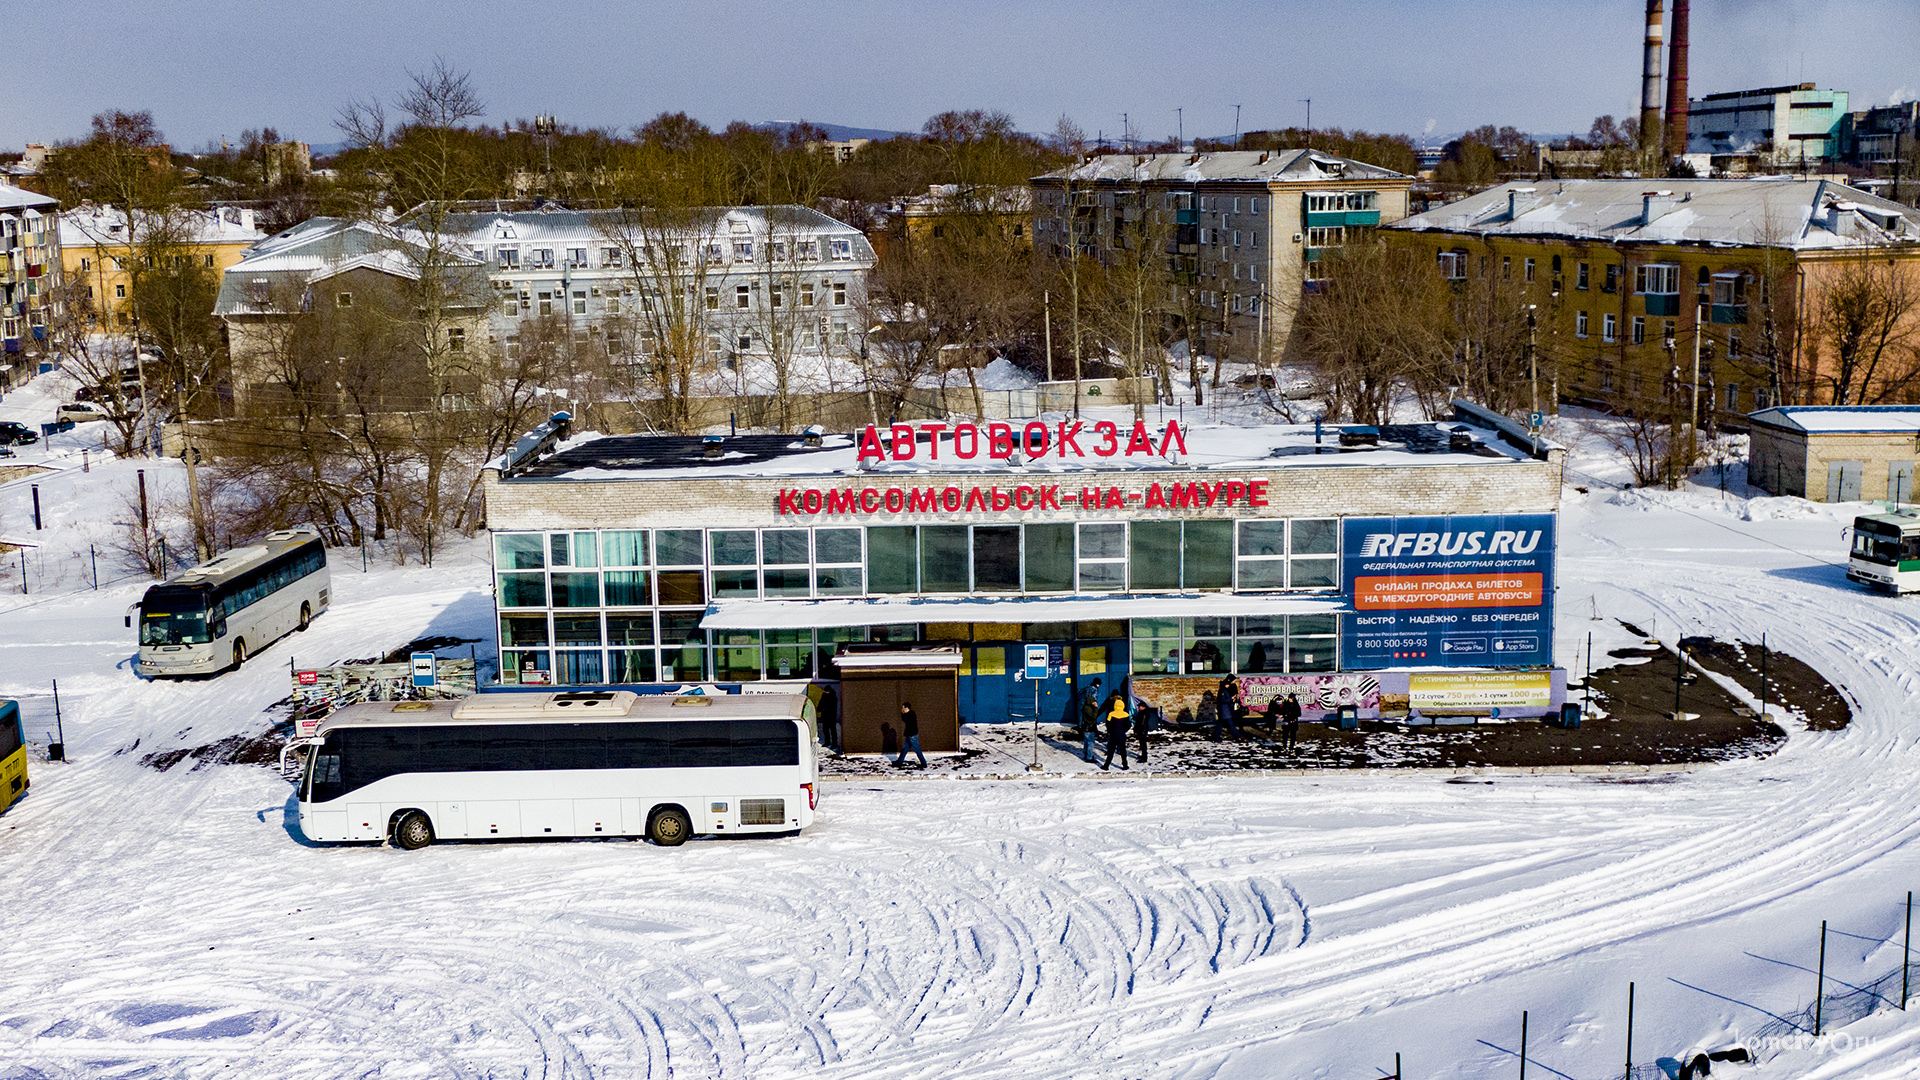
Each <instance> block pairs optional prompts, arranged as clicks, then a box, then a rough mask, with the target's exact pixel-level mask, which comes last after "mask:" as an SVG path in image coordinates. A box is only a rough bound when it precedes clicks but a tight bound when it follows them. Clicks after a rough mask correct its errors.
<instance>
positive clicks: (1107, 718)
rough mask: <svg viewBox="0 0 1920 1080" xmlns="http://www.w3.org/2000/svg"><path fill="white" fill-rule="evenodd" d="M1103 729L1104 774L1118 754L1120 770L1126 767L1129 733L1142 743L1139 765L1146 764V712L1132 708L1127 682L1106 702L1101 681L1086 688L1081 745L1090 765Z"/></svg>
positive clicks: (1108, 696) (1081, 706)
mask: <svg viewBox="0 0 1920 1080" xmlns="http://www.w3.org/2000/svg"><path fill="white" fill-rule="evenodd" d="M1096 702H1097V704H1096ZM1103 730H1104V731H1105V733H1106V737H1107V757H1106V760H1105V761H1102V762H1101V763H1100V771H1102V772H1105V771H1106V770H1107V769H1108V768H1110V767H1111V766H1112V765H1113V759H1114V756H1115V755H1118V756H1119V758H1120V767H1121V768H1122V769H1125V768H1127V733H1128V732H1129V731H1131V732H1132V733H1133V734H1134V735H1136V736H1138V738H1139V740H1140V756H1139V760H1140V764H1142V765H1145V764H1146V763H1147V712H1146V710H1145V709H1138V710H1136V709H1134V708H1133V698H1132V695H1130V694H1129V693H1128V692H1127V684H1126V683H1124V682H1122V683H1121V684H1120V686H1119V688H1118V689H1116V690H1114V691H1113V692H1112V693H1110V694H1108V695H1107V696H1106V697H1105V698H1104V699H1103V698H1101V697H1100V680H1098V679H1095V680H1094V681H1093V683H1092V685H1090V686H1089V687H1088V688H1087V694H1086V698H1085V699H1084V700H1083V701H1082V702H1081V705H1080V745H1081V751H1082V753H1083V754H1084V755H1085V757H1086V760H1087V763H1088V764H1092V762H1093V756H1094V740H1095V739H1096V738H1097V737H1098V736H1099V735H1100V733H1101V732H1102V731H1103Z"/></svg>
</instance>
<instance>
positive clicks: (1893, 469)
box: [1887, 461, 1915, 503]
mask: <svg viewBox="0 0 1920 1080" xmlns="http://www.w3.org/2000/svg"><path fill="white" fill-rule="evenodd" d="M1887 499H1888V500H1889V501H1890V502H1896V503H1910V502H1914V501H1915V499H1914V496H1913V462H1911V461H1892V462H1888V463H1887Z"/></svg>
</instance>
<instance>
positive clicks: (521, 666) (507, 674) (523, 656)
mask: <svg viewBox="0 0 1920 1080" xmlns="http://www.w3.org/2000/svg"><path fill="white" fill-rule="evenodd" d="M500 669H501V681H503V682H510V683H536V684H537V683H542V682H545V681H547V680H546V679H545V678H544V675H545V673H546V672H548V671H550V670H552V668H551V667H550V665H549V664H548V663H547V652H546V650H545V649H541V650H538V651H534V650H528V651H526V652H503V653H501V654H500ZM529 671H538V672H541V673H542V677H541V678H536V679H529V678H527V677H526V674H527V672H529Z"/></svg>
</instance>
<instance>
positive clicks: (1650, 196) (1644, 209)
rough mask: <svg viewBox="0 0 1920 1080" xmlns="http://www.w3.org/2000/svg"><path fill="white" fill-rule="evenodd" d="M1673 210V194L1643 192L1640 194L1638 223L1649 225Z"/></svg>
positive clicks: (1668, 192)
mask: <svg viewBox="0 0 1920 1080" xmlns="http://www.w3.org/2000/svg"><path fill="white" fill-rule="evenodd" d="M1672 209H1673V192H1671V191H1643V192H1641V193H1640V223H1641V224H1642V225H1651V224H1653V223H1654V222H1656V221H1658V220H1660V218H1662V217H1664V216H1665V215H1666V214H1667V213H1668V212H1670V211H1671V210H1672Z"/></svg>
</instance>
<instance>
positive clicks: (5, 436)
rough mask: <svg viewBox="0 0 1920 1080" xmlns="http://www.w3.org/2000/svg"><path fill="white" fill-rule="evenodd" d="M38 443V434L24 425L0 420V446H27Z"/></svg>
mask: <svg viewBox="0 0 1920 1080" xmlns="http://www.w3.org/2000/svg"><path fill="white" fill-rule="evenodd" d="M39 441H40V433H39V432H37V431H35V430H33V429H32V428H30V427H28V426H27V425H25V424H21V423H16V422H15V421H12V420H0V446H29V445H31V444H33V443H37V442H39Z"/></svg>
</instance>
